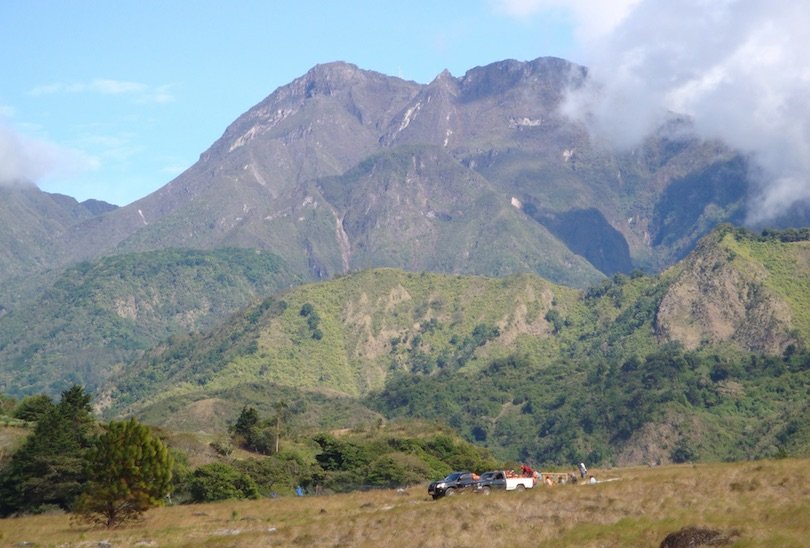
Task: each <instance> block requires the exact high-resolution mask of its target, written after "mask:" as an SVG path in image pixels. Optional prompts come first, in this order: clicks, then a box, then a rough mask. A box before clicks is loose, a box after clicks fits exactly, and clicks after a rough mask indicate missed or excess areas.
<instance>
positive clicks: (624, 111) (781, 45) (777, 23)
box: [501, 0, 810, 222]
mask: <svg viewBox="0 0 810 548" xmlns="http://www.w3.org/2000/svg"><path fill="white" fill-rule="evenodd" d="M501 4H502V5H504V6H506V5H509V6H511V9H512V13H515V14H519V13H521V12H520V10H521V9H523V10H524V11H523V13H529V12H528V11H526V10H529V9H530V8H531V9H549V7H558V8H559V7H563V6H564V5H567V9H569V10H570V13H571V15H572V16H573V17H574V18H575V19H576V20H577V21H578V28H580V29H586V28H588V27H589V26H591V25H593V22H592V20H593V18H594V17H595V16H596V15H597V14H598V13H599V9H598V7H597V8H596V9H595V11H594V12H592V13H588V14H585V12H584V11H583V8H584V6H585V5H586V4H593V5H594V6H596V3H593V2H584V1H583V2H578V1H572V2H566V3H563V2H554V1H552V0H545V1H544V0H533V1H532V0H525V1H523V2H521V1H519V0H502V1H501ZM600 4H601V3H600ZM618 4H619V5H620V6H619V9H618V12H617V13H622V14H623V15H622V16H621V18H619V19H618V23H616V24H614V23H613V22H606V23H605V25H604V26H603V28H604V29H605V30H604V31H603V32H601V33H600V32H594V33H592V34H590V35H588V34H585V33H582V32H580V33H578V37H579V38H580V40H581V46H582V50H583V52H584V56H585V59H584V61H585V64H586V65H587V66H588V68H589V74H590V76H591V78H590V80H591V84H590V86H589V87H588V88H586V89H584V90H580V91H579V92H578V93H575V94H572V95H571V96H570V97H569V101H568V102H567V104H566V112H567V113H568V114H569V115H572V116H578V117H579V118H580V119H581V120H583V121H586V122H587V123H588V124H589V127H590V128H591V129H592V130H594V131H595V132H597V133H599V134H600V135H602V136H603V137H606V138H607V139H609V140H610V141H611V142H612V143H613V144H615V145H617V146H621V147H632V146H634V145H636V144H638V143H639V142H640V140H641V139H643V138H644V137H645V136H646V135H648V134H649V132H650V131H652V130H653V129H655V128H656V127H658V126H659V125H660V124H661V123H662V122H663V121H664V120H665V118H666V117H667V116H668V115H669V113H670V112H677V113H683V114H686V115H689V116H690V117H691V118H692V120H693V122H694V124H695V128H696V130H697V131H698V133H699V134H700V135H701V136H703V137H704V138H712V139H714V138H717V139H722V140H723V141H725V142H726V143H728V144H729V145H731V146H733V147H735V148H737V149H739V150H741V151H743V152H744V153H746V154H748V155H749V156H750V157H751V158H752V159H753V160H754V161H755V162H756V163H757V164H758V167H759V168H760V170H759V171H760V177H759V179H760V180H759V183H760V191H759V195H758V196H757V197H756V199H755V200H753V201H752V213H751V218H750V220H751V221H755V222H756V221H766V220H767V219H769V218H773V217H774V216H775V215H777V214H779V213H780V212H781V211H783V210H784V209H785V208H787V207H789V206H791V205H793V204H795V203H797V202H802V201H810V93H808V91H810V33H808V32H807V29H808V28H810V2H808V1H807V0H801V1H795V0H681V1H679V2H672V1H668V0H643V1H640V2H619V3H618ZM613 20H616V18H613V19H612V20H611V21H613Z"/></svg>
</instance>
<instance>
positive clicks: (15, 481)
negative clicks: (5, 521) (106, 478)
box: [0, 386, 94, 516]
mask: <svg viewBox="0 0 810 548" xmlns="http://www.w3.org/2000/svg"><path fill="white" fill-rule="evenodd" d="M90 410H91V408H90V396H89V395H88V394H87V393H86V392H85V391H84V389H83V388H82V387H81V386H73V387H72V388H70V389H68V390H66V391H65V392H63V393H62V399H61V400H60V402H59V404H58V405H52V406H50V407H49V408H47V409H45V410H44V412H43V414H42V415H41V416H40V417H39V418H38V420H37V425H36V427H35V428H34V431H33V432H32V433H31V435H30V436H29V437H28V438H27V439H26V440H25V442H24V443H23V445H22V446H21V447H20V449H19V450H17V452H16V453H14V455H12V457H11V460H10V461H9V463H8V465H7V466H6V467H5V468H4V469H3V470H2V472H0V515H2V516H7V515H10V514H15V513H26V512H39V511H42V510H45V509H48V508H49V507H54V506H56V507H60V508H62V509H64V510H68V509H69V508H70V506H71V505H72V504H73V502H74V500H75V499H76V497H78V495H79V493H80V492H81V490H82V487H83V484H84V482H85V479H86V478H85V475H84V469H83V460H84V455H85V453H86V452H87V450H88V449H89V447H90V444H91V439H92V434H93V425H94V420H93V417H92V415H91V414H90Z"/></svg>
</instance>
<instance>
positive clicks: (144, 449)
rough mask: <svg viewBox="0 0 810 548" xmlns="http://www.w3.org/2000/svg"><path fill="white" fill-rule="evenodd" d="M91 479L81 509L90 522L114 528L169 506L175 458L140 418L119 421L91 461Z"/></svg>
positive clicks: (95, 449) (93, 452)
mask: <svg viewBox="0 0 810 548" xmlns="http://www.w3.org/2000/svg"><path fill="white" fill-rule="evenodd" d="M86 462H87V468H88V474H89V477H90V478H91V479H90V481H89V482H88V484H87V486H86V488H85V490H84V492H83V493H82V495H81V497H80V498H79V500H78V503H77V504H76V512H77V513H78V514H79V515H80V516H82V517H83V518H85V519H87V520H88V521H91V522H95V523H99V524H103V525H105V526H106V527H114V526H116V525H119V524H121V523H124V522H127V521H131V520H135V519H138V518H140V517H141V515H142V514H143V512H145V511H146V510H148V509H149V508H152V507H154V506H160V505H161V504H163V498H164V497H165V496H166V495H168V494H169V492H170V490H171V480H172V458H171V456H170V454H169V452H168V450H167V449H166V446H165V445H163V442H161V441H160V440H159V439H157V438H155V437H154V436H153V435H152V433H151V432H150V431H149V429H148V428H147V427H146V426H144V425H142V424H140V423H139V422H138V421H136V420H135V419H130V420H128V421H125V422H116V421H113V422H111V423H110V424H109V426H108V427H107V431H106V432H105V433H104V434H102V435H101V436H100V437H99V439H98V441H97V442H96V444H95V446H94V447H93V448H92V449H91V451H90V454H89V456H88V458H87V461H86Z"/></svg>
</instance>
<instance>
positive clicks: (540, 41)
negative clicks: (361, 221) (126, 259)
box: [0, 0, 574, 205]
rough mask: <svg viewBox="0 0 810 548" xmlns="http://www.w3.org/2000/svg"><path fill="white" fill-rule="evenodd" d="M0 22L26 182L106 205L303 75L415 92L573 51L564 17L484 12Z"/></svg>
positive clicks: (107, 6) (86, 10)
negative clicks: (409, 84) (388, 78)
mask: <svg viewBox="0 0 810 548" xmlns="http://www.w3.org/2000/svg"><path fill="white" fill-rule="evenodd" d="M0 22H2V32H0V51H2V52H3V54H2V56H0V72H1V73H2V74H3V78H2V79H0V124H2V125H3V126H4V129H3V131H4V132H5V133H6V136H7V137H8V138H13V139H15V140H16V141H17V147H18V148H23V149H25V150H26V151H27V159H26V160H25V161H27V162H30V163H37V162H39V163H40V165H37V166H24V167H23V169H27V170H28V171H23V173H24V174H28V173H31V175H29V177H30V178H34V179H36V180H37V181H36V182H37V184H38V185H39V186H40V188H42V189H43V190H47V191H49V192H61V193H65V194H68V195H71V196H74V197H75V198H77V199H80V200H82V199H86V198H98V199H103V200H107V201H110V202H113V203H116V204H119V205H123V204H126V203H129V202H131V201H133V200H135V199H137V198H140V197H142V196H144V195H146V194H147V193H149V192H151V191H153V190H155V189H157V188H159V187H160V186H162V185H164V184H166V183H167V182H168V181H169V180H171V179H172V178H173V177H174V176H176V175H177V174H179V173H180V172H181V171H182V170H184V169H186V168H187V167H189V166H190V165H191V164H192V163H194V162H195V161H196V160H197V158H198V157H199V154H200V153H201V152H203V151H204V150H205V149H206V148H208V146H209V145H210V144H211V143H213V141H215V140H216V139H217V138H218V137H219V136H220V135H221V134H222V132H223V131H224V130H225V128H226V126H227V125H228V124H229V123H230V122H232V121H233V120H234V119H236V117H237V116H239V115H240V114H241V113H243V112H244V111H246V110H247V109H249V108H250V107H251V106H253V105H254V104H256V103H258V102H259V101H261V100H262V99H263V98H264V97H266V96H267V95H269V94H270V93H272V92H273V90H275V89H276V88H277V87H279V86H282V85H284V84H286V83H289V82H290V81H292V80H293V79H295V78H296V77H298V76H301V75H302V74H304V73H305V72H306V71H307V70H309V69H310V68H311V67H312V66H314V65H315V64H318V63H325V62H329V61H335V60H342V61H348V62H351V63H354V64H356V65H358V66H360V67H361V68H364V69H370V70H375V71H378V72H382V73H385V74H389V75H394V76H399V77H402V78H406V79H409V80H415V81H417V82H422V83H427V82H429V81H430V80H432V79H433V78H434V77H435V76H436V75H437V74H439V73H440V72H441V71H442V70H444V69H445V68H447V69H449V70H450V72H451V73H453V74H454V75H456V76H460V75H462V74H463V73H464V72H465V71H466V70H468V69H470V68H472V67H475V66H477V65H484V64H487V63H490V62H493V61H497V60H501V59H507V58H514V59H518V60H529V59H534V58H536V57H540V56H544V55H556V56H562V57H567V58H570V57H571V55H572V53H573V48H574V42H573V37H572V28H573V27H572V26H571V23H570V18H569V17H568V16H567V14H566V11H565V10H564V9H559V8H552V9H549V10H543V11H542V12H536V13H532V14H528V15H526V14H525V13H523V14H520V15H516V14H515V13H512V12H510V11H508V10H507V8H506V7H504V5H503V4H499V3H496V2H492V1H488V0H482V1H465V2H436V1H431V2H424V1H413V0H412V1H410V2H379V1H358V0H354V1H350V0H341V1H322V2H318V1H309V0H299V1H295V2H287V1H284V2H271V1H233V2H228V1H225V0H217V1H210V0H194V1H179V0H168V1H167V0H162V1H153V0H138V1H131V0H116V1H107V2H104V1H99V0H94V1H81V0H70V1H60V0H52V1H42V0H4V1H3V2H0ZM9 134H10V135H11V137H9ZM20 141H21V143H20ZM0 157H2V156H0Z"/></svg>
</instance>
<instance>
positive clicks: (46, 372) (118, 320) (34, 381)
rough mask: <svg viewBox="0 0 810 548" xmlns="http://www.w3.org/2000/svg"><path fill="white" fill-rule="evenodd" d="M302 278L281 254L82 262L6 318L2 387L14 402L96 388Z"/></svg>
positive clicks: (2, 318)
mask: <svg viewBox="0 0 810 548" xmlns="http://www.w3.org/2000/svg"><path fill="white" fill-rule="evenodd" d="M297 280H298V279H297V277H296V276H294V275H292V274H291V273H290V272H289V270H288V269H287V268H286V265H285V264H284V263H283V261H281V259H279V258H278V257H276V256H274V255H272V254H271V253H267V252H263V251H255V250H244V249H220V250H217V251H210V252H204V251H193V250H165V251H156V252H149V253H138V254H131V255H119V256H114V257H107V258H104V259H100V260H98V261H94V262H84V263H80V264H78V265H76V266H73V267H70V268H68V269H67V270H65V271H64V272H63V273H61V274H59V275H58V276H55V281H53V282H52V283H51V284H50V285H49V287H48V288H47V289H46V290H45V291H44V293H42V294H41V295H40V296H38V297H37V298H35V299H33V300H30V301H28V302H22V303H20V304H18V305H17V306H16V307H15V308H14V309H13V310H11V311H9V312H8V313H7V314H4V315H0V386H2V390H3V391H4V392H5V393H8V394H15V395H17V394H31V393H35V392H46V393H48V394H50V395H55V394H58V393H59V392H60V391H61V390H63V389H65V388H67V387H68V386H70V385H71V384H73V383H80V384H82V385H85V386H87V387H88V388H89V389H95V388H97V387H98V386H100V385H101V383H103V382H104V381H105V380H106V379H108V378H109V377H110V376H111V375H113V374H115V373H116V372H119V371H121V370H122V369H124V368H125V367H126V366H127V364H129V363H130V362H131V361H132V360H134V359H136V358H137V357H139V356H140V355H141V354H142V353H143V352H144V351H146V350H148V349H150V348H152V347H153V346H155V345H156V344H158V343H159V342H161V341H163V340H165V339H167V338H168V337H170V336H171V335H175V334H185V335H187V334H188V333H191V332H196V331H205V330H208V329H211V328H213V327H214V326H216V325H218V324H219V323H220V322H222V321H224V320H225V319H226V318H227V317H229V316H230V315H231V314H233V313H234V312H236V311H237V310H239V309H240V308H242V307H244V306H246V305H248V304H249V303H251V302H253V301H254V300H255V299H256V298H258V297H259V296H260V295H266V294H268V293H272V292H274V291H277V290H279V289H282V288H284V287H287V286H288V285H290V284H292V283H295V282H296V281H297Z"/></svg>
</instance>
